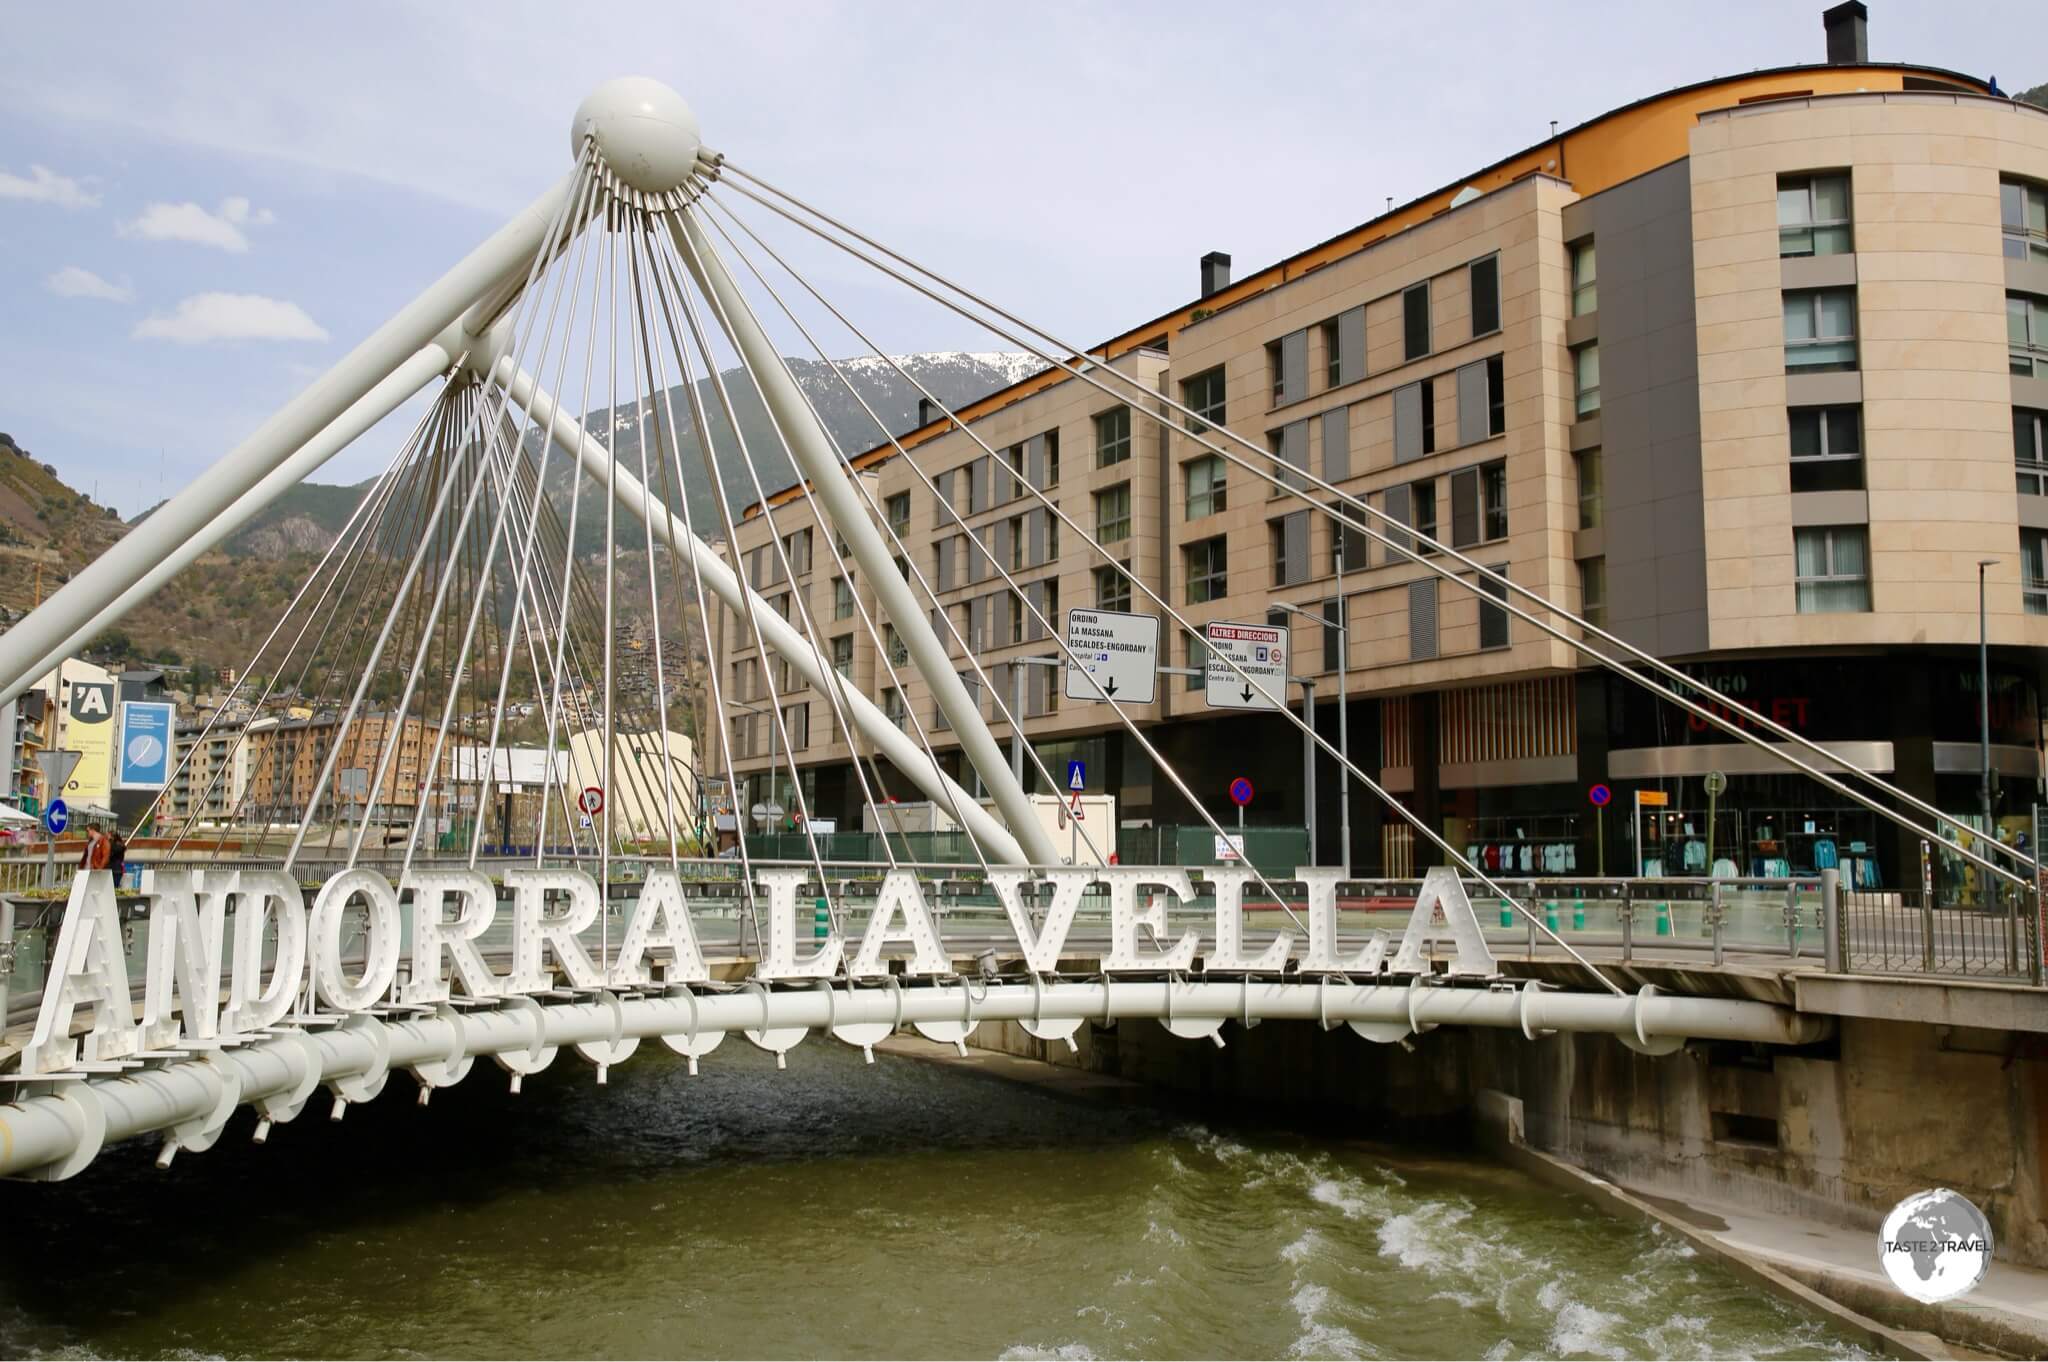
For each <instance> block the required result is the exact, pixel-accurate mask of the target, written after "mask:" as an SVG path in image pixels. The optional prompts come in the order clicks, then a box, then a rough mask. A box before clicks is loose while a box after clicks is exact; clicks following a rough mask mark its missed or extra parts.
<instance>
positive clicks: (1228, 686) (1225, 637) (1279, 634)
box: [1202, 624, 1287, 709]
mask: <svg viewBox="0 0 2048 1362" xmlns="http://www.w3.org/2000/svg"><path fill="white" fill-rule="evenodd" d="M1202 632H1203V634H1204V636H1205V637H1206V638H1207V639H1208V641H1209V668H1208V676H1207V680H1208V686H1207V689H1206V691H1205V694H1204V698H1206V699H1207V700H1208V702H1209V706H1210V708H1212V709H1284V708H1286V703H1287V702H1286V695H1287V631H1286V630H1285V629H1275V628H1273V627H1272V626H1271V625H1265V624H1212V625H1210V626H1209V627H1208V628H1207V629H1205V630H1203V631H1202ZM1226 657H1227V658H1229V659H1230V660H1231V661H1232V662H1235V663H1237V666H1238V667H1239V668H1242V669H1243V670H1242V671H1239V670H1237V669H1236V668H1233V667H1231V666H1230V664H1229V663H1227V662H1225V661H1224V660H1223V659H1224V658H1226Z"/></svg>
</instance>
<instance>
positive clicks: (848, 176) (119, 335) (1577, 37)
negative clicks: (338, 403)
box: [0, 0, 2048, 515]
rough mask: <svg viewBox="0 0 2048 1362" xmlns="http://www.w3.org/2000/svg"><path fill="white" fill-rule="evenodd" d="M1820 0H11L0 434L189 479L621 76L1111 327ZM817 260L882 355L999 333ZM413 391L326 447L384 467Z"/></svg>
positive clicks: (2002, 6) (1990, 1)
mask: <svg viewBox="0 0 2048 1362" xmlns="http://www.w3.org/2000/svg"><path fill="white" fill-rule="evenodd" d="M1823 7H1824V6H1823V5H1822V4H1821V3H1820V0H1792V2H1790V3H1755V2H1752V0H1737V2H1736V3H1721V4H1717V5H1714V6H1711V7H1703V6H1697V5H1645V4H1639V3H1637V4H1604V3H1603V4H1581V5H1576V6H1573V7H1571V8H1570V9H1568V10H1567V9H1564V8H1561V7H1553V6H1548V5H1541V4H1531V3H1526V0H1525V2H1524V3H1520V4H1479V3H1460V2H1457V0H1451V2H1448V3H1447V2H1444V0H1439V2H1438V3H1432V4H1427V5H1418V4H1414V3H1399V4H1387V3H1380V2H1379V0H1372V2H1371V3H1356V4H1276V3H1265V4H1252V3H1235V4H1209V3H1125V4H1076V3H1064V2H1063V0H1049V2H1048V3H1041V4H1033V5H1000V6H999V5H986V4H957V3H956V4H938V3H929V4H927V3H890V4H882V3H875V2H873V0H870V2H869V3H861V4H852V3H847V4H831V3H798V2H792V3H749V4H729V5H701V4H696V3H687V2H686V0H664V2H663V3H654V4H641V3H611V4H606V5H602V6H583V7H574V8H571V7H564V6H560V5H552V4H534V3H523V2H522V0H501V2H500V3H493V4H491V5H488V6H481V5H432V6H428V5H398V4H379V3H363V4H354V5H348V6H328V7H315V6H276V5H264V6H258V5H255V4H241V5H237V4H226V3H194V4H189V5H177V6H142V5H131V6H117V7H106V8H101V7H96V6H83V5H43V6H27V7H15V8H13V9H11V10H10V11H9V16H8V28H9V48H10V50H11V58H10V61H9V64H8V65H9V73H8V79H7V80H6V81H5V82H0V316H4V318H5V324H4V325H0V431H5V432H7V433H9V434H10V435H12V436H13V437H14V439H15V441H16V442H17V443H18V444H19V445H21V446H22V447H24V448H26V449H28V450H29V451H30V452H31V453H33V454H34V455H35V456H36V457H37V458H38V459H41V460H43V461H46V462H49V463H51V464H54V465H55V466H56V468H57V470H58V472H59V473H60V475H62V476H63V477H64V478H65V479H66V480H67V481H68V482H70V483H71V484H72V485H73V486H75V487H78V488H80V489H81V490H83V491H86V492H88V493H92V494H94V495H95V496H96V497H97V498H98V499H99V500H100V501H102V502H103V503H105V504H109V505H112V506H114V507H116V508H117V509H119V510H120V511H121V512H122V513H123V514H124V515H133V514H134V513H136V512H138V511H140V510H142V509H144V508H146V507H148V506H150V505H153V504H154V503H156V502H157V501H158V500H160V499H161V498H162V497H163V496H166V495H170V494H174V493H175V492H176V491H178V490H179V489H180V488H181V487H182V486H184V485H185V484H186V483H187V482H189V481H190V480H191V479H193V478H194V477H196V476H197V475H198V474H199V473H201V472H202V471H204V470H205V469H206V468H207V467H208V466H210V465H211V464H212V463H213V462H214V461H215V460H216V459H218V458H219V457H220V456H221V455H222V454H224V453H225V452H227V451H228V450H229V449H230V448H232V447H233V446H234V445H235V443H236V442H237V441H239V440H240V439H242V438H243V437H245V436H246V435H247V434H248V433H249V432H250V431H251V430H253V429H254V428H255V427H256V426H257V425H258V424H260V423H261V422H262V421H263V420H264V419H265V418H266V417H267V416H268V415H269V414H270V413H271V412H272V411H274V410H275V409H276V408H277V407H278V406H279V404H281V403H283V402H284V401H286V400H288V399H289V398H290V397H291V396H292V395H293V394H294V393H295V392H297V391H298V390H299V389H300V388H302V387H304V386H305V385H306V384H307V383H308V382H310V381H311V380H312V379H313V378H315V377H317V376H318V375H319V374H320V373H322V372H324V371H325V369H326V368H327V367H328V366H329V365H331V364H332V363H334V362H335V361H336V360H337V359H339V358H340V357H341V356H342V355H344V354H346V353H347V351H348V350H349V349H350V348H351V347H352V346H354V345H355V344H356V343H357V342H358V341H359V340H360V339H361V338H362V337H364V336H365V335H367V334H368V333H369V332H370V331H371V330H373V329H374V328H375V327H376V326H377V325H379V324H380V323H381V322H382V321H384V320H385V319H386V318H388V317H389V316H390V315H391V314H392V313H393V312H395V311H396V310H397V309H398V308H399V307H401V306H403V305H404V304H405V303H406V302H407V301H408V300H409V299H410V298H411V297H412V296H413V295H414V294H415V293H417V292H418V291H419V290H420V289H421V288H422V287H424V286H425V285H426V284H428V283H430V282H431V281H432V280H434V279H435V278H436V277H438V276H439V275H440V274H441V273H442V272H443V271H444V270H446V269H447V268H448V267H449V266H450V265H452V264H453V263H454V262H455V261H457V260H458V259H460V258H461V257H462V256H463V255H464V254H465V253H466V252H467V251H468V250H470V249H471V248H472V247H473V246H474V245H475V244H476V243H477V242H479V241H481V240H482V239H483V238H484V237H485V236H487V235H489V234H490V233H491V232H492V231H493V230H495V229H496V228H497V227H498V226H499V225H500V224H501V223H503V221H504V220H505V219H506V218H507V217H509V216H510V215H511V214H513V213H515V212H516V211H518V209H520V208H521V207H522V206H524V205H525V204H527V203H528V202H530V201H531V200H532V199H533V198H534V197H535V196H537V195H538V194H540V193H541V192H542V191H544V190H545V189H547V188H548V186H549V185H551V184H552V183H553V182H554V181H555V180H557V179H558V178H559V177H560V176H561V175H562V174H563V172H564V171H565V170H566V169H567V168H568V162H569V155H570V153H569V125H570V121H571V115H572V113H573V111H574V110H575V108H576V105H577V103H578V102H579V101H580V100H581V99H582V97H583V96H584V95H585V94H587V93H588V92H589V91H590V90H591V89H592V88H594V87H595V86H596V85H598V84H599V83H601V82H602V81H604V80H606V79H608V78H610V77H612V76H617V75H628V74H631V75H646V76H652V77H655V78H657V79H660V80H662V81H665V82H667V83H668V84H670V85H671V86H673V87H674V88H675V89H677V90H678V91H680V92H681V93H682V94H683V96H684V97H685V98H686V99H688V100H689V101H690V103H691V104H692V106H693V107H694V108H695V110H696V112H697V116H698V119H699V121H700V123H701V125H702V128H703V133H704V138H705V142H706V144H707V145H709V146H711V147H713V148H715V149H717V150H719V151H723V152H725V153H726V154H727V155H728V156H729V157H731V159H732V160H733V161H734V162H736V163H739V164H742V165H745V166H747V167H748V168H749V169H750V170H753V171H754V172H756V173H758V174H760V175H761V176H763V177H764V178H766V179H768V180H770V181H773V182H775V183H777V184H779V185H781V186H782V187H784V188H787V189H790V190H792V191H794V192H796V193H798V194H800V195H802V196H803V197H805V198H806V199H808V200H810V201H811V202H813V203H815V204H817V205H819V206H821V207H824V208H827V209H829V210H831V211H833V212H834V213H835V214H836V215H838V216H841V217H843V218H846V219H848V220H850V221H852V222H853V223H855V224H856V225H858V226H861V227H863V228H864V229H866V230H868V231H869V232H870V234H871V235H874V236H876V237H877V238H879V239H881V240H883V241H886V242H888V243H889V244H891V245H892V246H895V247H896V248H898V249H900V250H902V251H903V252H904V253H905V254H907V255H910V256H912V257H914V258H917V259H919V260H922V261H924V262H925V263H928V264H931V265H933V266H934V267H936V268H938V269H940V270H941V271H943V272H945V273H948V274H950V275H952V276H953V277H954V278H956V279H958V280H959V281H960V282H962V283H964V284H967V285H969V286H971V287H973V288H974V289H976V291H978V292H981V293H982V294H984V296H987V297H990V298H992V299H994V300H996V301H998V302H1002V303H1005V304H1008V305H1010V306H1012V307H1013V309H1014V310H1016V311H1019V312H1020V313H1022V314H1024V315H1027V316H1030V317H1031V318H1032V319H1033V320H1034V321H1035V322H1037V323H1038V324H1039V325H1042V326H1044V327H1045V328H1046V329H1048V330H1049V331H1051V332H1053V333H1055V334H1058V335H1061V336H1063V337H1065V338H1067V339H1070V340H1074V341H1078V342H1081V343H1091V342H1094V341H1098V340H1100V339H1102V338H1103V337H1105V336H1108V335H1111V334H1114V333H1116V332H1118V331H1121V330H1123V329H1124V328H1126V327H1128V326H1131V325H1135V324H1136V323H1138V322H1140V321H1142V320H1144V319H1147V318H1150V317H1153V316H1156V315H1158V314H1160V313H1162V312H1165V311H1167V310H1169V309H1170V308H1173V307H1175V306H1176V305H1179V304H1183V303H1185V302H1187V301H1189V300H1190V299H1191V298H1192V297H1193V296H1194V294H1195V292H1196V285H1197V264H1196V262H1197V260H1198V259H1199V257H1200V256H1201V255H1202V254H1203V252H1205V251H1209V250H1222V251H1226V252H1228V253H1230V254H1231V255H1232V256H1233V257H1234V260H1235V268H1236V271H1237V272H1238V273H1239V274H1243V273H1245V272H1248V271H1249V270H1251V269H1254V268H1256V267H1258V266H1261V265H1264V264H1267V263H1269V262H1271V261H1273V260H1275V259H1278V258H1280V257H1282V256H1285V255H1288V254H1291V253H1292V252H1294V251H1296V250H1299V249H1301V248H1302V247H1304V246H1306V245H1309V244H1311V243H1313V242H1316V241H1319V240H1322V239H1323V238H1325V237H1328V236H1330V235H1333V234H1335V233H1336V232H1338V231H1341V230H1342V229H1344V228H1346V227H1348V226H1351V225H1353V224H1355V223H1358V222H1361V221H1364V220H1365V219H1367V218H1369V217H1372V216H1374V215H1375V214H1376V213H1378V212H1379V211H1381V210H1383V209H1384V207H1385V205H1386V201H1387V199H1388V198H1389V197H1390V196H1391V197H1392V198H1393V199H1394V200H1395V201H1396V202H1401V201H1405V200H1407V199H1409V198H1411V197H1414V196H1417V195H1420V194H1422V193H1425V192H1428V191H1430V190H1432V189H1435V188H1438V187H1439V186H1442V185H1444V184H1447V183H1451V182H1453V181H1455V180H1456V179H1458V178H1459V177H1460V176H1461V175H1464V174H1466V173H1469V172H1470V171H1473V170H1476V169H1477V168H1479V167H1480V166H1482V165H1485V164H1487V163H1489V162H1491V161H1494V160H1497V159H1499V158H1500V157H1502V156H1504V155H1506V154H1508V153H1509V152H1512V151H1515V150H1519V149H1520V148H1522V147H1524V146H1527V145H1530V144H1532V143H1534V142H1537V141H1539V140H1541V139H1542V138H1543V137H1544V136H1545V135H1547V133H1548V130H1549V123H1550V120H1552V119H1556V120H1558V122H1559V125H1560V126H1563V127H1569V126H1571V125H1573V124H1575V123H1578V122H1581V121H1584V120H1585V119H1587V118H1590V117H1593V116H1596V115H1598V114H1600V113H1602V112H1604V111H1605V110H1608V109H1611V108H1614V107H1617V106H1619V105H1622V104H1626V103H1628V102H1630V101H1632V100H1635V99H1638V98H1641V97H1643V96H1645V95H1649V94H1654V93H1656V92H1657V91H1659V90H1663V89H1667V88H1670V87H1672V86H1675V85H1680V84H1685V83H1689V82H1692V81H1697V80H1703V79H1707V78H1711V77H1715V76H1722V75H1729V74H1734V73H1737V72H1742V71H1748V70H1753V69H1756V68H1759V67H1767V66H1777V65H1785V64H1791V63H1798V62H1809V61H1819V60H1821V59H1822V58H1823V56H1824V48H1823V37H1822V31H1821V24H1820V12H1821V10H1822V8H1823ZM1870 52H1871V56H1872V58H1873V59H1874V60H1897V61H1912V62H1919V63H1923V64H1927V65H1933V66H1943V67H1948V68H1951V69H1955V70H1960V71H1965V72H1968V73H1970V74H1973V75H1979V76H1996V77H1997V78H1998V80H1999V82H2000V84H2001V85H2002V86H2003V87H2004V88H2006V89H2008V90H2014V89H2024V88H2026V87H2028V86H2031V85H2035V84H2038V83H2040V82H2042V81H2044V80H2048V8H2044V7H2043V6H2042V5H2041V4H2040V3H2039V0H1983V2H1982V3H1963V4H1948V5H1935V4H1922V3H1914V4H1905V3H1899V0H1877V3H1875V4H1873V6H1872V14H1871V21H1870ZM2016 63H2017V65H2016ZM809 267H811V268H814V269H815V271H816V277H817V279H818V282H819V283H820V285H821V286H822V287H825V288H826V289H827V290H828V291H829V292H831V293H832V294H833V296H834V297H835V300H837V301H841V302H843V303H844V304H845V306H846V307H847V309H848V311H849V312H851V313H852V314H853V315H854V316H855V317H856V318H857V319H858V320H859V321H860V322H861V323H862V324H863V325H864V326H866V327H868V328H869V329H870V330H871V331H872V332H873V333H874V334H875V335H876V336H877V338H878V339H879V340H880V341H881V342H882V343H883V344H884V345H885V346H886V347H888V348H889V349H891V350H894V351H899V352H900V351H922V350H955V349H959V350H991V349H1012V348H1015V347H1013V346H1010V345H1006V344H1005V343H1004V342H1002V341H1001V340H999V339H997V338H994V337H991V336H989V335H988V334H987V333H986V332H983V331H980V330H978V329H977V328H975V327H973V326H971V325H970V324H968V323H967V322H965V321H962V320H960V319H958V318H956V317H953V316H951V315H949V314H946V313H944V312H941V311H939V310H937V309H936V308H934V307H932V306H930V305H929V304H925V303H921V302H919V301H917V300H915V299H913V298H911V297H910V296H909V295H907V294H906V293H904V292H903V291H902V290H899V289H896V288H894V287H892V286H888V285H886V284H882V283H879V282H878V281H875V280H873V279H872V278H863V277H861V276H859V275H858V274H856V273H855V272H854V271H855V270H856V268H857V267H855V266H853V265H851V264H850V263H847V262H843V261H837V260H828V259H826V258H824V257H823V256H818V257H816V258H815V261H814V262H811V263H810V265H809ZM852 348H853V347H851V346H849V348H848V353H851V352H852ZM413 410H416V408H415V409H413ZM411 417H412V410H407V411H401V412H400V413H399V414H398V415H396V416H394V417H393V418H391V419H390V420H387V421H386V422H384V423H383V424H382V425H380V426H379V427H378V428H376V429H375V430H373V431H371V432H370V433H369V434H368V435H366V436H365V437H364V438H363V439H362V440H360V441H358V442H357V443H356V445H354V446H352V447H351V448H349V449H348V450H346V451H344V452H343V453H342V454H340V455H339V456H337V457H336V458H335V460H334V461H333V462H332V463H330V464H329V465H328V466H327V468H326V469H324V470H323V471H322V472H321V473H319V474H318V475H317V480H319V481H323V482H352V481H355V480H358V479H360V478H363V477H366V476H369V475H370V474H371V473H373V472H375V471H376V470H377V469H378V468H380V467H382V465H383V464H384V462H385V461H386V460H388V458H389V457H390V455H391V453H392V452H393V450H394V449H395V448H396V445H397V442H398V441H399V440H400V439H402V438H403V435H404V431H405V428H406V427H409V425H410V423H411Z"/></svg>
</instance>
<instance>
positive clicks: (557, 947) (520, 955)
mask: <svg viewBox="0 0 2048 1362" xmlns="http://www.w3.org/2000/svg"><path fill="white" fill-rule="evenodd" d="M505 887H506V888H508V889H510V890H511V891H512V977H511V978H509V979H507V980H506V981H505V991H506V992H507V993H545V992H546V991H547V990H548V989H550V988H552V987H554V979H553V977H552V976H551V975H550V974H549V973H548V971H547V970H545V969H543V968H541V957H542V951H543V948H544V947H549V946H552V947H553V948H554V952H555V959H556V960H558V961H560V962H561V965H562V972H563V973H564V974H566V975H568V976H569V982H570V983H572V984H574V985H576V987H578V988H598V987H601V986H602V985H603V983H604V977H603V976H602V975H600V974H599V973H598V972H597V963H596V962H595V961H593V960H592V959H591V958H590V952H589V951H587V950H585V949H583V943H582V942H581V941H578V940H577V939H576V934H577V933H578V932H580V931H582V930H583V929H584V928H585V927H588V926H589V925H590V924H591V923H593V922H595V921H597V913H598V909H599V908H600V907H601V906H602V905H603V902H604V900H603V898H602V896H601V895H599V893H598V892H597V881H596V880H593V879H591V878H590V876H588V875H586V874H584V873H583V872H582V871H580V870H508V871H506V872H505ZM550 891H553V892H556V893H559V894H562V895H564V896H565V897H566V898H567V899H568V900H569V909H568V911H567V912H565V913H563V914H562V915H561V916H560V917H549V916H547V900H548V894H549V892H550Z"/></svg>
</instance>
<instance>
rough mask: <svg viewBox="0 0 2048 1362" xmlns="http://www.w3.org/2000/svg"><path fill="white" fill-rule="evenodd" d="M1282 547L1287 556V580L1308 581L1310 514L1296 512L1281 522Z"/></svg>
mask: <svg viewBox="0 0 2048 1362" xmlns="http://www.w3.org/2000/svg"><path fill="white" fill-rule="evenodd" d="M1280 540H1281V546H1282V548H1283V549H1284V550H1285V551H1286V556H1287V580H1288V581H1290V582H1305V581H1307V580H1308V512H1307V511H1296V512H1295V513H1294V514H1293V515H1290V516H1287V517H1285V518H1283V519H1282V520H1281V522H1280Z"/></svg>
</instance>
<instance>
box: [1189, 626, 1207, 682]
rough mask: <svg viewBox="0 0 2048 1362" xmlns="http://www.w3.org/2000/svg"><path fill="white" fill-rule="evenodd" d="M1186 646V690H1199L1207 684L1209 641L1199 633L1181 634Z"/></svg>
mask: <svg viewBox="0 0 2048 1362" xmlns="http://www.w3.org/2000/svg"><path fill="white" fill-rule="evenodd" d="M1182 638H1183V639H1184V640H1185V641H1186V647H1187V655H1188V661H1187V670H1188V674H1187V678H1186V680H1187V684H1186V687H1185V688H1186V689H1188V690H1200V689H1202V687H1204V686H1205V685H1207V684H1208V681H1209V678H1208V671H1209V641H1208V640H1207V639H1205V638H1203V637H1202V636H1201V635H1199V634H1183V635H1182Z"/></svg>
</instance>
